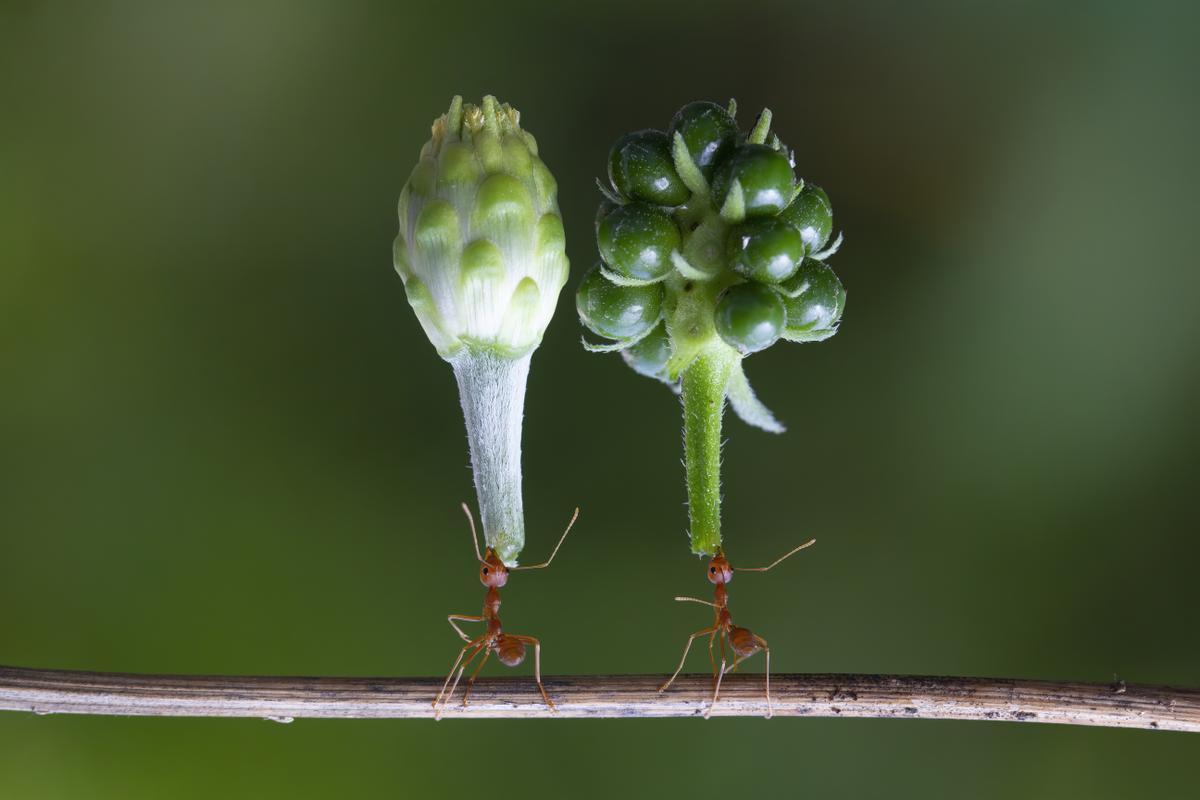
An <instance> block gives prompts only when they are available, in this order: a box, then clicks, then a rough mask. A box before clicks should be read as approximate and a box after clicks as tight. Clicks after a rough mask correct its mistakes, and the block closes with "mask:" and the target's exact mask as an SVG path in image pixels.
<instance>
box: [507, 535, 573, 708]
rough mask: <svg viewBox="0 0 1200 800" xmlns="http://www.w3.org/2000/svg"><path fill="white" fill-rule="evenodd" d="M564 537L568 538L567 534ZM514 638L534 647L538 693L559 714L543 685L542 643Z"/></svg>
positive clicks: (534, 666)
mask: <svg viewBox="0 0 1200 800" xmlns="http://www.w3.org/2000/svg"><path fill="white" fill-rule="evenodd" d="M576 513H578V512H576ZM563 535H564V536H566V534H563ZM513 638H514V639H518V640H520V641H522V642H525V644H531V645H533V679H534V680H535V681H537V686H538V691H539V692H541V693H542V699H543V700H545V701H546V705H547V706H549V708H550V710H551V711H553V712H557V711H558V709H557V708H555V706H554V701H553V700H551V699H550V695H548V694H546V687H545V686H543V685H542V643H541V642H539V641H538V640H537V639H535V638H534V637H532V636H514V637H513Z"/></svg>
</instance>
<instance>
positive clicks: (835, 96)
mask: <svg viewBox="0 0 1200 800" xmlns="http://www.w3.org/2000/svg"><path fill="white" fill-rule="evenodd" d="M1194 8H1195V6H1193V5H1191V4H1183V3H1181V4H1177V5H1176V4H1154V3H1151V4H1144V5H1140V6H1138V7H1137V9H1136V10H1134V9H1133V8H1132V7H1129V6H1127V5H1126V4H1118V3H1107V4H1057V5H1051V4H1042V3H1013V4H1003V5H1002V7H1001V6H1000V5H992V4H976V3H951V2H947V3H903V4H892V3H882V2H879V3H836V4H835V3H819V4H817V3H783V2H778V3H771V2H763V3H758V4H748V3H706V2H690V3H678V4H672V3H653V2H648V0H640V1H639V2H625V0H618V1H617V2H609V3H604V4H594V3H586V4H585V3H578V4H568V3H548V4H532V3H525V2H519V1H514V2H507V3H490V4H486V5H475V4H469V3H459V2H445V3H439V4H436V5H426V4H421V5H417V4H413V5H411V6H405V5H404V4H399V3H394V2H380V3H335V2H329V3H298V2H288V3H284V2H279V3H261V2H257V3H242V4H234V3H227V4H226V3H218V4H211V5H210V6H209V7H207V8H205V7H202V6H201V4H194V3H168V2H156V3H145V4H134V3H99V2H97V3H45V4H43V3H33V2H20V1H19V0H18V2H13V0H5V2H3V3H2V4H0V663H5V664H13V665H22V666H45V667H63V668H79V669H92V670H122V671H146V672H157V671H164V672H213V673H234V674H247V673H292V674H330V675H440V674H444V672H445V670H446V669H447V668H448V667H449V664H450V662H451V660H452V658H453V656H454V653H455V651H456V648H457V642H456V639H455V637H454V635H453V633H452V632H451V631H450V630H449V628H448V627H447V626H446V623H445V614H447V613H449V612H451V611H462V612H467V613H475V611H476V609H477V608H478V606H479V604H480V601H481V598H482V590H481V588H480V586H479V584H478V580H477V578H476V576H475V567H474V564H473V558H472V555H471V551H470V544H469V542H468V539H467V533H466V529H465V527H464V525H463V520H462V517H461V514H460V512H459V511H458V509H457V507H456V504H457V502H458V501H459V500H461V499H465V498H469V497H472V490H471V482H470V472H469V469H468V459H467V451H466V442H465V437H464V434H463V431H462V424H461V418H460V412H459V409H458V407H457V401H456V394H455V389H454V383H453V378H452V376H451V372H450V370H449V368H448V367H447V366H446V365H445V364H443V363H442V362H441V361H440V360H439V359H437V358H436V357H435V354H434V352H433V349H432V347H430V345H429V344H428V342H427V341H426V340H425V339H424V337H423V336H422V334H421V332H420V329H419V328H418V325H417V322H416V319H415V318H414V316H413V314H412V313H411V311H410V310H409V309H408V307H407V304H406V302H405V299H404V294H403V290H402V287H401V285H400V281H399V279H398V278H397V276H396V275H395V273H394V272H393V270H392V266H391V256H390V248H391V240H392V237H393V235H394V232H395V229H396V220H395V216H394V214H395V199H396V196H397V194H398V192H399V190H400V187H401V185H402V184H403V181H404V180H405V178H406V177H407V174H408V171H409V169H410V168H411V166H412V164H413V163H414V162H415V159H416V156H417V153H418V151H419V148H420V146H421V144H422V143H423V142H424V141H425V140H426V139H427V138H428V132H429V131H428V126H429V123H430V121H431V120H432V119H433V117H434V116H436V115H437V114H439V113H441V112H442V111H443V110H444V108H445V106H446V104H447V101H448V100H449V98H450V96H451V95H452V94H454V93H462V94H464V95H466V96H467V97H468V98H478V97H479V96H480V95H482V94H483V93H485V92H493V93H496V94H498V95H499V96H500V97H501V99H503V100H507V101H510V102H512V103H513V104H514V105H516V106H517V107H519V108H520V109H521V110H522V112H523V122H524V123H525V125H526V126H527V127H528V128H529V129H531V130H532V131H533V132H534V133H535V135H536V136H537V137H538V140H539V142H540V143H541V148H542V155H543V157H544V158H545V159H546V161H547V163H548V164H549V165H550V166H551V168H552V169H553V170H554V172H555V174H556V176H557V177H558V180H559V184H560V201H561V205H562V209H563V212H564V215H565V218H566V221H567V232H568V253H569V255H570V257H571V259H572V261H573V268H572V275H573V277H572V279H571V282H570V283H569V285H568V286H569V288H568V291H567V292H565V293H564V297H563V299H562V301H561V303H560V308H559V312H558V314H557V316H556V317H555V319H554V322H553V323H552V324H551V327H550V329H549V331H548V333H547V337H546V340H545V344H544V345H543V347H542V349H541V350H540V351H539V352H538V354H537V355H536V356H535V358H534V362H533V364H534V366H533V374H532V378H531V381H530V385H529V393H528V404H527V422H526V431H525V476H526V487H525V495H526V508H527V513H528V523H529V529H530V535H529V546H528V549H527V550H526V557H527V558H534V557H536V556H537V555H539V554H541V553H544V552H546V551H547V550H548V549H549V547H550V546H551V545H552V543H553V540H554V538H555V537H556V536H557V533H558V531H560V530H561V526H562V524H563V522H564V521H565V520H566V518H567V516H568V514H569V513H570V509H571V508H572V507H573V506H575V505H576V504H578V505H580V506H582V508H583V516H582V518H581V520H580V524H579V526H578V527H577V529H576V533H574V534H572V538H571V539H570V540H569V541H568V542H567V545H566V547H565V548H564V550H563V551H562V553H561V555H560V560H559V561H557V562H556V564H555V566H554V568H553V569H551V570H549V571H547V572H545V573H539V574H534V575H529V576H524V577H522V578H521V579H520V580H517V581H515V582H514V583H513V584H512V585H511V586H510V589H509V590H508V591H506V593H505V615H504V619H505V622H506V623H507V627H509V628H510V629H512V630H514V631H517V632H527V633H534V634H536V635H538V636H540V637H541V638H542V639H543V641H544V643H545V652H544V661H545V668H546V670H547V672H548V673H550V674H562V673H610V672H662V671H668V670H670V669H671V668H673V666H674V664H675V663H676V659H677V658H678V654H679V652H680V648H681V647H682V645H683V643H684V639H685V637H686V635H687V633H688V632H690V631H692V630H694V629H696V628H697V627H699V626H700V625H701V624H703V623H704V622H705V620H706V619H707V618H706V617H705V616H704V613H702V609H698V608H696V607H693V606H686V605H680V604H675V603H672V602H670V597H671V596H672V595H674V594H677V593H703V592H705V591H707V590H708V586H709V585H708V583H707V582H706V581H705V580H704V576H703V571H702V565H701V563H700V562H699V561H697V560H696V559H695V558H694V557H692V556H690V555H689V554H688V547H687V542H686V539H685V535H684V530H685V526H686V516H685V510H684V507H683V501H684V492H683V476H682V468H681V466H680V456H681V451H680V434H679V409H678V406H677V402H676V400H675V399H674V398H673V397H672V396H671V395H670V394H669V393H668V392H666V391H665V390H664V389H663V388H662V387H661V386H659V385H657V384H654V383H652V382H651V381H648V380H645V379H642V378H638V377H636V376H635V375H633V374H632V373H631V372H629V371H628V370H627V369H626V367H625V366H624V365H623V364H622V363H621V360H620V359H619V358H617V357H615V356H593V355H588V354H585V353H584V352H583V351H582V350H581V349H580V347H579V344H578V338H579V333H580V329H579V326H578V322H577V320H576V318H575V314H574V310H573V301H572V299H571V295H572V294H573V291H574V287H575V285H576V283H577V281H578V278H579V276H580V275H581V274H582V271H583V270H584V269H585V268H586V267H587V266H588V265H589V264H590V263H591V261H592V260H593V259H594V257H595V249H594V248H595V246H594V241H593V239H592V231H591V224H592V223H591V220H592V215H593V213H594V209H595V206H596V204H597V201H598V195H597V193H596V191H595V189H594V187H593V185H592V179H593V177H594V176H596V175H598V174H601V173H602V171H603V169H604V164H605V156H606V153H607V149H608V147H609V145H610V143H611V142H612V140H613V139H614V138H616V136H618V135H619V134H620V133H622V132H624V131H627V130H632V129H636V128H641V127H648V126H658V127H663V126H665V125H666V124H667V123H668V122H669V120H670V117H671V115H672V114H673V113H674V111H675V110H676V108H677V107H678V106H679V105H681V104H682V103H683V102H685V101H688V100H692V99H696V98H711V99H717V100H724V99H725V98H728V97H730V96H736V97H737V99H738V101H739V103H740V105H741V108H742V109H743V113H742V116H743V120H748V119H750V118H751V117H752V115H753V114H754V112H755V111H756V110H757V109H758V108H760V107H761V106H763V105H765V104H769V105H770V106H771V107H772V108H773V110H774V111H775V119H776V125H777V129H778V130H779V131H780V132H781V134H782V135H783V137H784V138H785V139H786V140H787V141H788V142H790V143H791V144H792V145H793V146H795V147H796V150H797V157H798V171H799V172H800V174H802V175H803V176H805V177H806V178H808V179H809V180H812V181H815V182H817V183H819V184H821V185H823V186H824V187H825V188H826V189H827V190H828V192H829V194H830V196H831V197H832V199H833V204H834V211H835V217H834V222H835V227H837V228H839V229H843V230H845V232H846V234H847V244H846V246H845V247H844V248H843V250H842V252H841V253H840V254H839V255H838V256H837V257H836V258H835V259H834V261H833V264H834V267H835V268H836V269H837V271H838V274H839V275H840V276H841V277H842V279H843V281H844V282H845V284H846V286H847V288H848V290H849V305H848V309H847V313H846V319H845V323H844V325H843V327H842V331H841V333H839V334H838V336H837V337H835V338H834V339H832V340H830V341H829V342H827V343H825V344H821V345H809V346H782V345H781V346H778V347H775V348H773V349H771V350H770V351H769V352H767V353H764V354H762V355H759V356H757V357H755V358H753V359H751V360H750V361H749V362H748V372H749V374H750V377H751V378H752V380H753V381H754V383H755V386H756V388H757V389H758V391H759V394H760V396H761V397H762V398H763V399H764V400H765V401H766V402H767V403H768V405H770V406H771V407H772V408H773V409H774V410H775V411H776V412H777V413H778V414H779V415H780V416H781V417H782V418H783V419H784V421H785V422H787V423H789V425H790V427H791V431H790V432H789V433H788V434H787V435H785V436H782V437H772V436H769V435H767V434H764V433H761V432H759V431H756V430H752V429H750V428H747V427H746V426H744V425H742V424H741V423H740V422H739V421H737V420H736V419H735V418H732V417H731V418H730V419H729V420H728V421H727V427H728V439H729V441H728V445H727V447H726V450H725V470H726V485H725V495H726V543H727V546H728V548H729V550H730V551H731V553H732V554H733V556H734V557H735V559H739V560H741V562H742V563H745V562H762V561H765V560H767V559H769V558H771V557H773V556H775V555H777V554H779V553H781V552H783V551H784V550H786V549H787V548H788V547H790V546H791V545H793V544H795V543H797V542H799V541H800V540H802V538H803V537H808V536H810V535H813V536H817V537H818V538H819V539H820V543H819V545H818V546H817V547H816V548H814V549H813V550H810V551H808V552H806V553H805V554H804V555H803V556H802V557H797V558H796V559H795V560H793V561H791V562H789V563H788V564H787V565H786V567H785V568H781V569H780V570H778V571H776V572H774V573H772V574H771V575H769V576H765V577H762V578H748V579H744V580H743V581H742V582H740V583H738V584H737V587H736V588H735V591H734V595H733V600H734V603H735V611H736V613H737V618H738V620H739V621H740V622H742V623H743V624H747V625H750V626H751V627H753V628H754V629H755V630H757V631H759V632H761V633H763V634H764V635H765V636H766V637H767V638H768V639H769V640H770V642H771V644H772V649H773V651H774V652H775V655H776V659H775V663H776V664H777V669H778V670H779V671H809V672H816V671H855V672H915V673H944V674H964V675H999V676H1012V677H1039V678H1060V679H1077V680H1089V681H1111V680H1113V678H1114V675H1115V676H1120V677H1121V678H1123V679H1125V680H1127V681H1130V682H1152V683H1175V684H1185V685H1197V684H1200V636H1198V635H1197V609H1198V608H1200V583H1198V581H1197V577H1198V566H1200V539H1198V537H1197V535H1196V534H1197V532H1198V531H1200V512H1198V511H1197V504H1196V488H1197V465H1198V463H1200V458H1198V457H1200V423H1198V421H1197V419H1198V414H1197V410H1198V408H1200V374H1198V370H1197V365H1198V363H1200V315H1198V314H1197V313H1196V298H1197V296H1198V295H1200V278H1198V271H1197V269H1196V267H1195V258H1194V255H1193V253H1192V252H1191V245H1192V244H1193V243H1194V232H1195V230H1196V220H1197V215H1198V212H1200V200H1198V198H1200V194H1198V193H1197V191H1196V186H1197V183H1198V182H1200V159H1198V157H1197V152H1196V142H1197V141H1198V140H1200V103H1198V101H1197V96H1198V95H1197V75H1198V74H1200V56H1198V55H1197V49H1196V47H1195V39H1196V34H1197V32H1198V31H1200V26H1198V24H1197V22H1198V19H1197V14H1196V12H1195V11H1194V10H1193V9H1194ZM472 499H473V498H472ZM630 620H636V624H630ZM704 668H705V664H704V658H703V656H700V655H698V656H697V660H695V661H693V662H692V669H694V670H697V671H699V670H703V669H704ZM754 668H755V669H760V668H761V667H760V666H757V665H756V666H755V667H754ZM528 673H529V666H528V665H526V666H523V667H522V668H521V669H520V671H519V672H518V674H528ZM488 674H491V675H501V674H511V673H509V672H507V671H506V670H504V669H503V668H501V667H500V666H499V665H496V664H493V665H490V666H489V667H488ZM1197 756H1200V739H1197V738H1195V737H1188V736H1185V735H1183V734H1153V733H1149V732H1141V731H1109V730H1092V729H1070V728H1057V727H1051V726H1046V727H1042V726H1036V725H1014V724H1008V723H994V724H993V723H989V724H984V723H951V722H930V721H926V722H922V721H887V720H885V721H860V720H806V719H776V720H773V721H771V722H765V721H763V720H757V719H749V720H716V721H713V722H709V723H707V724H706V723H702V722H700V721H698V720H667V721H644V722H642V721H605V722H596V721H592V722H583V721H553V722H540V721H514V722H501V721H488V722H473V723H458V722H446V723H442V724H437V725H435V724H433V723H430V722H422V721H413V722H401V721H365V722H344V721H342V722H339V721H299V722H297V723H296V724H294V725H291V726H287V727H283V726H278V725H273V724H270V723H267V722H262V721H258V720H174V719H168V720H154V719H103V718H56V717H46V718H37V717H33V716H31V715H18V714H0V797H3V798H5V799H6V800H7V798H14V800H17V799H23V798H60V797H61V798H107V797H120V798H163V797H171V798H211V797H266V796H290V797H387V796H420V797H456V796H465V795H467V794H472V795H485V794H503V795H509V794H517V793H518V792H519V793H521V794H523V795H526V796H529V797H557V796H564V795H565V796H572V797H574V796H578V797H613V796H620V795H623V794H632V795H634V796H652V795H662V796H674V795H682V794H685V793H686V794H687V795H688V796H694V797H715V796H717V794H718V793H719V792H725V791H733V792H735V793H751V794H753V795H760V794H764V793H768V792H770V793H772V794H778V793H780V792H786V793H787V794H789V795H792V794H803V796H811V797H891V798H897V797H920V798H927V797H962V796H970V797H976V798H1001V797H1004V798H1007V797H1054V798H1061V797H1089V798H1104V797H1113V798H1117V797H1131V796H1147V795H1151V796H1183V795H1185V794H1190V793H1191V792H1194V791H1195V790H1196V771H1195V763H1196V762H1195V759H1196V758H1197Z"/></svg>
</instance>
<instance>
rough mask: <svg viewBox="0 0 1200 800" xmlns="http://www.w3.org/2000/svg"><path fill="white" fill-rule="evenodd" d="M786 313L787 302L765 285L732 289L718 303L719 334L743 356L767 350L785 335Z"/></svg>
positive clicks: (751, 285)
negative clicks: (784, 305) (785, 304)
mask: <svg viewBox="0 0 1200 800" xmlns="http://www.w3.org/2000/svg"><path fill="white" fill-rule="evenodd" d="M785 319H786V312H785V311H784V307H783V300H782V299H781V298H780V297H779V295H778V294H776V293H775V291H774V290H773V289H770V288H768V287H766V286H763V285H762V284H761V283H753V282H751V283H739V284H738V285H737V286H731V287H730V288H729V289H727V290H726V291H725V294H723V295H722V296H721V299H720V300H718V301H717V311H716V315H715V316H714V322H715V323H716V327H717V333H719V334H720V335H721V338H722V339H724V340H725V342H726V343H727V344H729V346H730V347H733V348H736V349H737V350H738V351H739V352H741V353H743V354H744V353H756V352H758V351H759V350H765V349H766V348H768V347H770V346H771V345H773V344H775V342H776V341H777V340H778V339H779V336H780V334H781V333H782V332H783V326H784V320H785Z"/></svg>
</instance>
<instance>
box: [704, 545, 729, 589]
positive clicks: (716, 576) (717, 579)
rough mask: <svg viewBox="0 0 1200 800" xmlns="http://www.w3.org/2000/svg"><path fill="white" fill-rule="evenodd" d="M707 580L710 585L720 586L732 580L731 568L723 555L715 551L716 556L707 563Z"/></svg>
mask: <svg viewBox="0 0 1200 800" xmlns="http://www.w3.org/2000/svg"><path fill="white" fill-rule="evenodd" d="M708 580H709V582H710V583H716V584H722V583H729V582H730V581H731V580H733V567H731V566H729V561H727V560H726V558H725V554H724V553H723V552H721V551H720V550H717V554H716V555H714V556H713V557H712V560H711V561H709V562H708Z"/></svg>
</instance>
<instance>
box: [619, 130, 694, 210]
mask: <svg viewBox="0 0 1200 800" xmlns="http://www.w3.org/2000/svg"><path fill="white" fill-rule="evenodd" d="M608 179H609V180H610V181H611V182H612V185H613V188H614V189H616V190H617V191H618V192H620V193H621V194H623V195H624V196H625V197H628V198H630V199H631V200H644V201H645V202H647V203H654V204H656V205H660V206H677V205H680V204H681V203H686V202H687V199H688V197H690V196H691V192H689V191H688V188H687V187H686V186H684V185H683V181H681V180H680V179H679V175H678V174H677V173H676V172H675V162H674V161H673V160H672V158H671V145H670V143H669V141H668V139H667V135H666V134H665V133H663V132H662V131H656V130H645V131H637V132H635V133H627V134H625V135H624V136H622V137H621V138H620V139H618V140H617V143H616V144H614V145H613V148H612V151H611V152H610V153H609V155H608Z"/></svg>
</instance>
